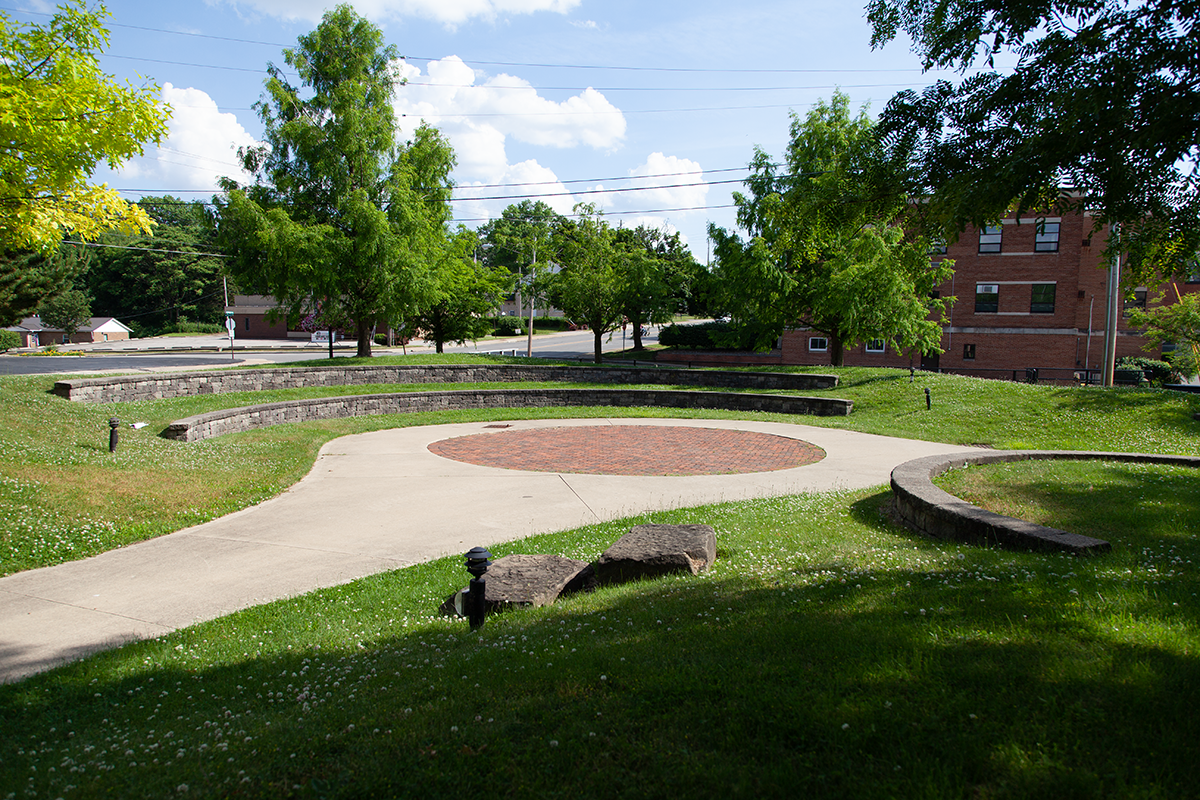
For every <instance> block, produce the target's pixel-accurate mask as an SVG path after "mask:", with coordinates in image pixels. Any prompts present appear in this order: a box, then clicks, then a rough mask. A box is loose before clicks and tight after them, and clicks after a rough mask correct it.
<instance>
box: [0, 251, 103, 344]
mask: <svg viewBox="0 0 1200 800" xmlns="http://www.w3.org/2000/svg"><path fill="white" fill-rule="evenodd" d="M90 256H91V253H90V252H89V251H88V250H86V249H85V248H83V247H82V246H79V245H73V244H63V245H60V246H59V247H58V248H56V249H53V250H50V251H49V252H45V253H42V252H36V253H35V252H29V251H25V252H18V253H13V252H8V253H0V327H8V326H9V325H16V324H17V323H18V322H19V321H20V320H21V319H22V318H23V317H26V316H28V315H30V314H32V313H33V312H34V311H35V310H36V309H37V307H38V305H39V304H40V303H41V302H42V300H44V299H45V298H47V297H51V296H53V295H54V294H57V293H60V292H64V291H67V290H68V289H70V288H71V287H72V285H73V283H74V281H75V280H76V279H78V278H79V276H80V275H82V274H83V273H84V272H86V271H87V268H88V264H89V262H90Z"/></svg>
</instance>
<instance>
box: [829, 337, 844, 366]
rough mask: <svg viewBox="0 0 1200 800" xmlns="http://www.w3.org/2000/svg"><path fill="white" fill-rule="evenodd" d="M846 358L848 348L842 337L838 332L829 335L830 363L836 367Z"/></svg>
mask: <svg viewBox="0 0 1200 800" xmlns="http://www.w3.org/2000/svg"><path fill="white" fill-rule="evenodd" d="M845 359H846V348H845V347H844V346H843V345H842V337H840V336H838V335H837V334H836V333H831V334H830V335H829V363H830V364H832V365H833V366H835V367H840V366H842V364H843V362H844V361H845Z"/></svg>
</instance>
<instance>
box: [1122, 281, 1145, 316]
mask: <svg viewBox="0 0 1200 800" xmlns="http://www.w3.org/2000/svg"><path fill="white" fill-rule="evenodd" d="M1135 308H1136V309H1137V310H1139V311H1145V310H1146V287H1145V286H1139V287H1138V288H1136V289H1134V290H1133V297H1132V298H1128V297H1127V298H1125V316H1127V317H1128V316H1129V312H1130V311H1132V310H1133V309H1135Z"/></svg>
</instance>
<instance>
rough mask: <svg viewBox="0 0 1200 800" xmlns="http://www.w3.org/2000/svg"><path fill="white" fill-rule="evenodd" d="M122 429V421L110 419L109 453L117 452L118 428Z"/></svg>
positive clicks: (114, 418)
mask: <svg viewBox="0 0 1200 800" xmlns="http://www.w3.org/2000/svg"><path fill="white" fill-rule="evenodd" d="M120 427H121V420H119V419H117V418H116V417H110V418H109V420H108V428H109V431H108V452H110V453H115V452H117V438H118V434H117V428H120Z"/></svg>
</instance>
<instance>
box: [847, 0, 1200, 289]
mask: <svg viewBox="0 0 1200 800" xmlns="http://www.w3.org/2000/svg"><path fill="white" fill-rule="evenodd" d="M1198 14H1200V7H1198V6H1197V5H1196V4H1195V3H1181V2H1179V0H971V1H970V2H967V1H966V0H870V2H869V4H868V6H867V16H868V18H869V20H870V22H871V24H872V26H873V28H874V33H873V36H872V40H871V41H872V44H873V45H874V46H881V45H883V44H885V43H887V42H888V41H890V40H892V39H893V38H895V37H896V36H897V35H898V34H899V33H901V32H903V33H905V34H907V35H908V36H910V37H911V38H912V40H913V46H914V48H915V50H916V52H917V53H918V54H919V55H920V56H921V58H922V60H923V62H924V66H925V67H926V68H927V69H928V68H933V67H938V68H947V67H950V68H956V69H959V70H960V71H962V72H964V73H966V72H967V71H968V70H970V69H972V68H973V67H976V66H980V67H982V71H980V72H978V73H977V74H972V75H971V76H969V77H965V78H964V79H962V80H961V81H959V82H957V84H955V83H952V82H950V81H938V82H936V83H935V84H934V85H932V86H930V87H928V88H927V89H925V90H924V91H923V92H920V93H918V92H915V91H911V90H909V91H905V92H901V93H899V94H898V95H896V96H895V97H894V98H892V100H891V101H890V102H889V103H888V105H887V107H886V109H885V110H884V112H883V115H882V117H881V119H880V130H881V134H882V136H883V138H884V140H885V141H886V142H887V143H888V145H889V147H890V148H891V150H892V154H893V157H895V158H896V159H897V161H900V162H905V163H906V164H907V166H908V168H909V185H910V187H911V188H912V190H913V191H915V192H920V193H927V194H928V195H929V198H930V202H929V206H928V209H929V211H930V212H931V216H930V219H931V220H932V221H934V222H935V223H936V224H938V225H941V226H942V227H943V228H944V229H945V230H946V231H947V232H948V233H950V234H951V235H955V234H957V233H959V232H961V231H962V229H963V228H964V226H965V225H967V224H973V225H976V226H981V225H983V224H986V223H988V222H993V221H995V220H996V219H998V218H1000V217H1002V216H1004V215H1005V212H1006V211H1010V212H1011V210H1012V207H1013V206H1014V205H1015V206H1017V207H1018V208H1017V210H1018V213H1019V212H1022V211H1044V210H1050V209H1057V210H1065V209H1069V208H1073V209H1078V210H1084V211H1088V212H1090V213H1092V214H1093V215H1094V217H1093V218H1094V221H1095V224H1096V226H1097V230H1098V229H1099V227H1100V226H1102V225H1106V224H1112V223H1121V234H1122V235H1121V240H1122V241H1121V244H1120V248H1121V249H1122V250H1123V251H1125V252H1128V253H1130V255H1131V256H1132V258H1131V261H1130V266H1131V267H1132V268H1133V270H1134V280H1135V281H1140V282H1147V281H1149V280H1151V279H1152V276H1154V275H1171V274H1178V273H1180V272H1182V271H1183V270H1184V269H1185V268H1186V266H1187V264H1188V263H1189V262H1190V261H1191V259H1193V258H1194V256H1195V254H1196V252H1197V250H1198V249H1200V173H1197V166H1200V165H1198V164H1197V158H1198V157H1200V150H1198V149H1197V143H1198V142H1200V92H1197V91H1196V87H1197V85H1198V84H1200V59H1198V58H1197V53H1198V49H1197V45H1196V38H1195V37H1196V20H1197V15H1198ZM1002 53H1003V54H1012V55H1014V56H1015V57H1016V59H1017V64H1016V67H1015V68H1014V69H1011V70H1007V69H998V68H995V61H996V56H998V55H1000V54H1002ZM1064 189H1070V190H1072V191H1073V193H1071V194H1064ZM1109 252H1110V254H1111V253H1112V252H1115V249H1111V248H1110V251H1109Z"/></svg>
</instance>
